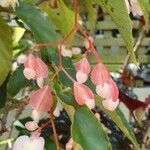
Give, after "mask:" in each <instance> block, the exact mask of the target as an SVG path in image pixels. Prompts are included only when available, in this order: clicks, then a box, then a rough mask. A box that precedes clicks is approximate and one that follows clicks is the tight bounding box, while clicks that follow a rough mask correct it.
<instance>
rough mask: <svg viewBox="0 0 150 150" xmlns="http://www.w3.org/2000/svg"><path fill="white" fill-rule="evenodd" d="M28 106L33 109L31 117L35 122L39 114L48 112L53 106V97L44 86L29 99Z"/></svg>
mask: <svg viewBox="0 0 150 150" xmlns="http://www.w3.org/2000/svg"><path fill="white" fill-rule="evenodd" d="M29 105H30V106H31V107H32V108H33V109H34V111H33V114H32V116H33V119H34V120H35V121H38V120H39V118H40V114H41V112H48V111H50V109H51V107H52V105H53V96H52V94H51V91H50V89H49V87H48V86H47V85H46V86H44V87H43V88H41V89H39V90H37V91H35V92H34V93H33V94H32V95H31V97H30V100H29Z"/></svg>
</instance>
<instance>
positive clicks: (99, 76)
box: [91, 63, 111, 85]
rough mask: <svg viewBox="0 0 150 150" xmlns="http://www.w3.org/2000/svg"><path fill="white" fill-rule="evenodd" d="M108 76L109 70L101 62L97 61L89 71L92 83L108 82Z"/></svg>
mask: <svg viewBox="0 0 150 150" xmlns="http://www.w3.org/2000/svg"><path fill="white" fill-rule="evenodd" d="M110 78H111V76H110V74H109V72H108V71H107V69H106V67H105V66H104V64H102V63H98V64H97V65H96V66H95V67H94V69H93V70H92V72H91V81H92V83H93V84H94V85H103V84H104V83H105V82H106V83H108V82H109V79H110Z"/></svg>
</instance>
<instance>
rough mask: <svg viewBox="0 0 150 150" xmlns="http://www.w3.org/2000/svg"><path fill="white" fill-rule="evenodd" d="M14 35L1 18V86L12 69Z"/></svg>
mask: <svg viewBox="0 0 150 150" xmlns="http://www.w3.org/2000/svg"><path fill="white" fill-rule="evenodd" d="M11 58H12V34H11V30H10V28H9V27H8V26H7V25H6V24H5V22H4V20H3V19H2V18H1V17H0V64H1V67H0V86H1V85H2V84H3V82H4V81H5V79H6V77H7V75H8V73H9V71H10V67H11Z"/></svg>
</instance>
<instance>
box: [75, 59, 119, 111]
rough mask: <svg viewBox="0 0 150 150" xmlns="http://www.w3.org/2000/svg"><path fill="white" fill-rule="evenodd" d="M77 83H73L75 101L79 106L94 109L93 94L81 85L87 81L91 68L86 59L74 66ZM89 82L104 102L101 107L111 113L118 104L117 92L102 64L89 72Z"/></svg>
mask: <svg viewBox="0 0 150 150" xmlns="http://www.w3.org/2000/svg"><path fill="white" fill-rule="evenodd" d="M75 69H76V71H77V72H76V78H77V82H75V83H74V95H75V100H76V102H77V103H78V104H79V105H83V104H87V105H88V106H89V108H90V109H92V108H93V107H94V94H93V92H92V91H91V90H90V89H89V88H88V87H87V86H86V85H84V84H83V83H84V82H85V81H86V80H87V78H88V75H89V73H90V72H91V67H90V64H89V62H88V60H87V59H86V58H83V59H81V60H80V61H79V62H77V63H76V64H75ZM91 81H92V83H93V84H94V85H95V86H96V93H97V94H98V95H99V96H101V97H102V98H103V99H104V100H103V101H102V104H103V106H104V107H105V108H106V109H108V110H110V111H113V110H115V108H116V107H117V106H118V104H119V99H118V96H119V92H118V88H117V86H116V84H115V82H114V81H113V80H112V78H111V76H110V74H109V72H108V71H107V69H106V67H105V66H104V64H102V63H98V64H97V65H96V66H95V67H94V68H93V70H92V72H91Z"/></svg>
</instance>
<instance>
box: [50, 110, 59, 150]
mask: <svg viewBox="0 0 150 150" xmlns="http://www.w3.org/2000/svg"><path fill="white" fill-rule="evenodd" d="M50 115H51V118H50V122H51V125H52V128H53V133H54V138H55V143H56V150H60V148H59V140H58V136H57V132H56V127H55V123H54V116H53V111H52V110H51V111H50Z"/></svg>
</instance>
